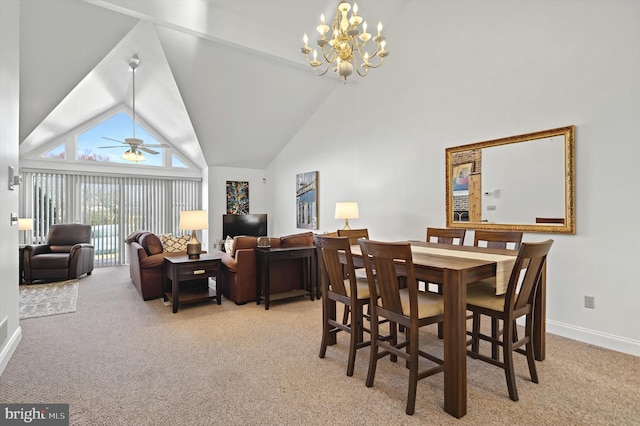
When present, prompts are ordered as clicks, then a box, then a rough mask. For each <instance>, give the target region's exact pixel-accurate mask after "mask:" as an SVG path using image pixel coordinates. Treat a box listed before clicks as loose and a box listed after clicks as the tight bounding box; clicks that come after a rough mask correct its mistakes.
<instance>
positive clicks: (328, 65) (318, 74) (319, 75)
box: [313, 64, 331, 77]
mask: <svg viewBox="0 0 640 426" xmlns="http://www.w3.org/2000/svg"><path fill="white" fill-rule="evenodd" d="M330 68H331V64H327V67H326V68H325V69H324V71H322V72H320V73H318V67H315V68H314V69H313V71H314V72H315V74H316V75H317V76H318V77H322V76H323V75H325V74H326V73H327V71H329V69H330Z"/></svg>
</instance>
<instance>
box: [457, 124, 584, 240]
mask: <svg viewBox="0 0 640 426" xmlns="http://www.w3.org/2000/svg"><path fill="white" fill-rule="evenodd" d="M574 134H575V126H566V127H560V128H557V129H549V130H543V131H540V132H534V133H527V134H522V135H517V136H509V137H506V138H501V139H495V140H490V141H485V142H477V143H472V144H469V145H461V146H456V147H451V148H447V149H446V168H445V170H446V187H445V191H446V192H445V193H446V194H447V197H446V199H447V202H446V215H447V227H448V228H466V229H493V230H515V231H523V232H548V233H562V234H575V233H576V223H575V164H574V163H575V157H574V143H575V142H574Z"/></svg>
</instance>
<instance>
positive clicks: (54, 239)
mask: <svg viewBox="0 0 640 426" xmlns="http://www.w3.org/2000/svg"><path fill="white" fill-rule="evenodd" d="M93 260H94V248H93V245H92V244H91V226H90V225H81V224H76V223H73V224H64V225H51V228H49V234H48V235H47V242H46V244H38V245H27V246H25V248H24V258H23V261H24V281H25V283H32V282H33V281H58V280H68V279H73V278H78V277H80V276H81V275H84V274H87V275H91V272H93Z"/></svg>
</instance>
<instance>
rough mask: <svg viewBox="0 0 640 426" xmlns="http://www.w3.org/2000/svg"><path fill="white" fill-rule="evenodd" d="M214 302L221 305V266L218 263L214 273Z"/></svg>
mask: <svg viewBox="0 0 640 426" xmlns="http://www.w3.org/2000/svg"><path fill="white" fill-rule="evenodd" d="M216 302H217V303H218V305H221V304H222V265H221V262H218V270H217V271H216Z"/></svg>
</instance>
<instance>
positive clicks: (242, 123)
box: [20, 0, 408, 169]
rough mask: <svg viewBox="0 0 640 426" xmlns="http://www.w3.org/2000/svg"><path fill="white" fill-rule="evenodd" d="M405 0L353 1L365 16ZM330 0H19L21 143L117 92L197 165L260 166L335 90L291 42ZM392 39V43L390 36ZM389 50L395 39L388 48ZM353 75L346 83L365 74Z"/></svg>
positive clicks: (82, 119)
mask: <svg viewBox="0 0 640 426" xmlns="http://www.w3.org/2000/svg"><path fill="white" fill-rule="evenodd" d="M407 1H408V0H384V1H382V0H370V1H362V2H361V4H360V5H359V7H360V14H361V15H363V16H364V18H365V19H369V20H370V22H371V23H370V24H369V25H370V27H373V26H375V24H376V23H377V21H378V20H382V21H383V22H384V24H385V27H386V28H388V27H389V26H390V25H393V20H394V17H395V16H396V15H397V14H398V13H399V11H400V10H401V9H402V7H403V6H404V5H405V4H406V3H407ZM337 3H338V2H337V1H335V0H321V1H319V0H295V1H294V0H181V1H172V0H153V1H151V0H57V1H55V2H52V1H49V0H32V1H25V2H21V33H20V37H21V44H20V46H21V53H20V55H21V56H20V58H21V59H20V60H21V62H20V67H21V70H20V142H21V145H20V152H21V155H28V153H30V152H33V151H34V150H37V149H38V148H39V147H42V146H43V145H46V144H48V143H50V142H52V141H54V140H56V138H59V137H60V136H61V135H64V134H65V133H67V132H69V131H70V130H72V129H74V128H76V127H78V126H80V125H82V124H83V123H86V122H87V121H89V120H91V119H92V118H94V117H96V116H99V115H101V114H105V113H107V112H109V111H111V110H114V109H115V108H118V107H119V106H121V105H122V104H124V105H125V106H126V107H128V108H131V106H132V105H131V104H132V92H131V90H132V85H131V73H130V71H129V66H128V63H129V59H130V58H131V57H132V56H133V55H135V54H137V55H138V57H139V58H140V61H141V62H140V66H139V68H138V70H137V74H136V114H137V117H138V118H139V119H140V120H141V121H142V122H143V123H146V124H147V125H149V126H151V127H152V128H153V129H154V130H155V131H157V132H158V133H159V134H160V135H161V136H162V137H163V138H164V139H166V140H167V141H169V142H170V143H171V144H172V145H173V146H174V147H175V149H177V150H179V151H180V152H181V153H182V154H183V155H184V156H185V157H186V158H187V159H189V160H190V161H191V162H192V163H194V164H195V165H197V166H198V167H201V168H204V167H206V166H226V167H244V168H257V169H263V168H266V167H267V166H268V164H269V163H270V162H271V160H272V159H273V158H274V157H275V156H276V155H277V153H278V152H279V151H280V150H281V149H282V148H283V147H284V146H285V145H286V144H287V143H288V142H289V140H291V138H292V137H293V136H294V135H295V134H296V132H298V130H299V129H300V128H301V127H302V126H304V124H305V122H306V121H307V120H308V119H309V117H310V116H312V115H313V114H314V111H315V110H316V109H317V108H318V107H319V106H320V105H322V103H323V102H324V101H325V99H326V98H327V97H328V96H329V95H330V94H331V92H332V91H334V90H340V89H343V84H342V82H340V81H339V80H338V79H337V78H336V77H334V76H329V75H326V76H324V77H317V76H315V75H314V73H313V71H312V69H311V67H309V66H308V65H307V64H306V61H305V59H304V58H303V56H302V54H301V53H300V47H301V45H302V34H303V33H305V32H307V33H308V34H310V38H312V39H313V37H314V36H311V34H313V33H314V32H315V26H316V25H317V24H318V22H319V15H320V13H324V14H325V15H326V16H327V17H328V20H329V19H330V18H329V17H332V16H333V15H334V13H335V8H336V6H337ZM392 45H393V44H391V45H390V46H392ZM390 50H393V49H392V48H390ZM357 79H359V77H353V78H350V79H349V82H348V83H347V84H349V85H351V84H363V83H362V82H359V81H358V80H357Z"/></svg>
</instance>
